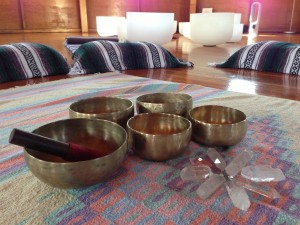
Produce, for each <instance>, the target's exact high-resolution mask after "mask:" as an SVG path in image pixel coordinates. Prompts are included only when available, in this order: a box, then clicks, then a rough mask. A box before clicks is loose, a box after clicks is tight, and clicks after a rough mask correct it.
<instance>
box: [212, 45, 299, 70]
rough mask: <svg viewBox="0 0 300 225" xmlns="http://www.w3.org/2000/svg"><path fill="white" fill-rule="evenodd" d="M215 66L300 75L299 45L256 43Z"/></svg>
mask: <svg viewBox="0 0 300 225" xmlns="http://www.w3.org/2000/svg"><path fill="white" fill-rule="evenodd" d="M215 66H216V67H220V68H237V69H250V70H257V71H267V72H276V73H286V74H294V75H300V45H299V44H293V43H288V42H280V41H263V42H258V43H255V44H251V45H247V46H245V47H243V48H241V49H239V50H238V51H237V52H235V53H234V54H233V55H232V56H230V57H229V58H228V59H227V60H226V61H225V62H224V63H219V64H215Z"/></svg>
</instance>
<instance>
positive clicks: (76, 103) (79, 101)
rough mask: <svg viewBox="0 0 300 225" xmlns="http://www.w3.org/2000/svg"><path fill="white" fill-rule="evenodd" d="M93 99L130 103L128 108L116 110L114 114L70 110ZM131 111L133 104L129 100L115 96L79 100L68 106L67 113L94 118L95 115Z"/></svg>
mask: <svg viewBox="0 0 300 225" xmlns="http://www.w3.org/2000/svg"><path fill="white" fill-rule="evenodd" d="M93 99H117V100H121V101H126V102H128V103H130V106H129V107H127V108H126V109H124V110H118V111H115V112H103V113H86V112H79V111H75V110H74V109H72V107H74V106H76V105H78V104H82V103H83V102H85V101H89V100H93ZM132 110H134V104H133V102H132V101H131V100H129V99H127V98H121V97H115V96H96V97H90V98H83V99H79V100H77V101H75V102H73V103H71V104H70V105H69V111H70V112H72V113H76V114H78V115H89V116H94V117H96V116H97V115H118V114H121V113H123V112H127V111H129V112H130V111H132Z"/></svg>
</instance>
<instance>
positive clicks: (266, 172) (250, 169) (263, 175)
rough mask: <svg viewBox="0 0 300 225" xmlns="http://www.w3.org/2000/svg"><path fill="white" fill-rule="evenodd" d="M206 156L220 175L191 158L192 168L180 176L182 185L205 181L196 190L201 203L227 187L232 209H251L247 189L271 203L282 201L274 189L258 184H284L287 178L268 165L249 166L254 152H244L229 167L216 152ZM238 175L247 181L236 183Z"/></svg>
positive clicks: (199, 159) (183, 171)
mask: <svg viewBox="0 0 300 225" xmlns="http://www.w3.org/2000/svg"><path fill="white" fill-rule="evenodd" d="M207 155H208V158H209V159H210V160H211V161H212V162H213V164H214V166H215V167H216V168H217V169H218V172H219V173H214V172H212V169H211V168H210V167H209V166H207V165H206V164H205V163H204V160H203V159H202V158H191V159H190V161H191V165H189V166H187V167H185V168H183V169H182V170H181V172H180V177H181V179H182V180H183V181H199V182H201V181H203V183H202V184H201V185H200V186H199V188H198V189H197V195H198V196H199V197H200V198H201V199H203V200H205V199H207V198H209V197H210V196H211V195H212V194H213V193H214V192H215V191H216V190H217V189H219V188H220V187H221V186H222V185H225V187H226V189H227V192H228V195H229V197H230V199H231V201H232V203H233V205H234V206H235V207H237V208H239V209H241V210H245V211H246V210H247V209H248V208H249V207H250V200H249V197H248V194H247V192H246V190H245V189H248V190H250V191H252V192H256V193H258V194H260V195H263V196H265V197H268V198H272V199H275V198H279V197H280V194H279V193H278V192H277V191H276V190H275V189H274V188H271V187H268V186H262V185H259V184H258V182H271V181H281V180H284V179H285V176H284V174H283V173H282V171H281V170H280V169H278V168H272V167H271V166H268V165H254V166H246V165H247V164H248V163H249V162H250V160H251V158H252V156H253V154H252V152H251V151H247V150H243V151H242V152H241V153H240V154H238V155H237V156H235V157H234V159H233V160H232V161H231V162H230V163H229V164H228V165H227V164H226V161H225V160H224V158H223V157H222V156H221V154H220V153H219V152H218V151H217V150H215V149H214V148H209V149H208V151H207ZM238 173H241V175H242V177H243V178H245V179H243V180H242V179H237V178H236V175H237V174H238Z"/></svg>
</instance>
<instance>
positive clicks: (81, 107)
mask: <svg viewBox="0 0 300 225" xmlns="http://www.w3.org/2000/svg"><path fill="white" fill-rule="evenodd" d="M69 115H70V118H89V119H104V120H109V121H112V122H115V123H117V124H119V125H121V126H122V127H124V128H126V124H127V121H128V119H129V118H131V117H132V116H133V115H134V106H133V103H132V102H131V101H130V100H128V99H124V98H118V97H104V96H101V97H93V98H86V99H82V100H79V101H77V102H74V103H72V104H71V105H70V107H69Z"/></svg>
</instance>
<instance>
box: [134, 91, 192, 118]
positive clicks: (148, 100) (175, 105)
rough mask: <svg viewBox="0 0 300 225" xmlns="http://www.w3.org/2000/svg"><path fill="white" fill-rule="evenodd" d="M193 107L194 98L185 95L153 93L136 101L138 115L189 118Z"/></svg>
mask: <svg viewBox="0 0 300 225" xmlns="http://www.w3.org/2000/svg"><path fill="white" fill-rule="evenodd" d="M192 107H193V98H192V97H191V96H190V95H188V94H184V93H175V92H166V93H151V94H145V95H141V96H139V97H137V99H136V109H137V112H138V113H169V114H175V115H179V116H183V117H187V116H188V112H189V111H190V110H191V109H192Z"/></svg>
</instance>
